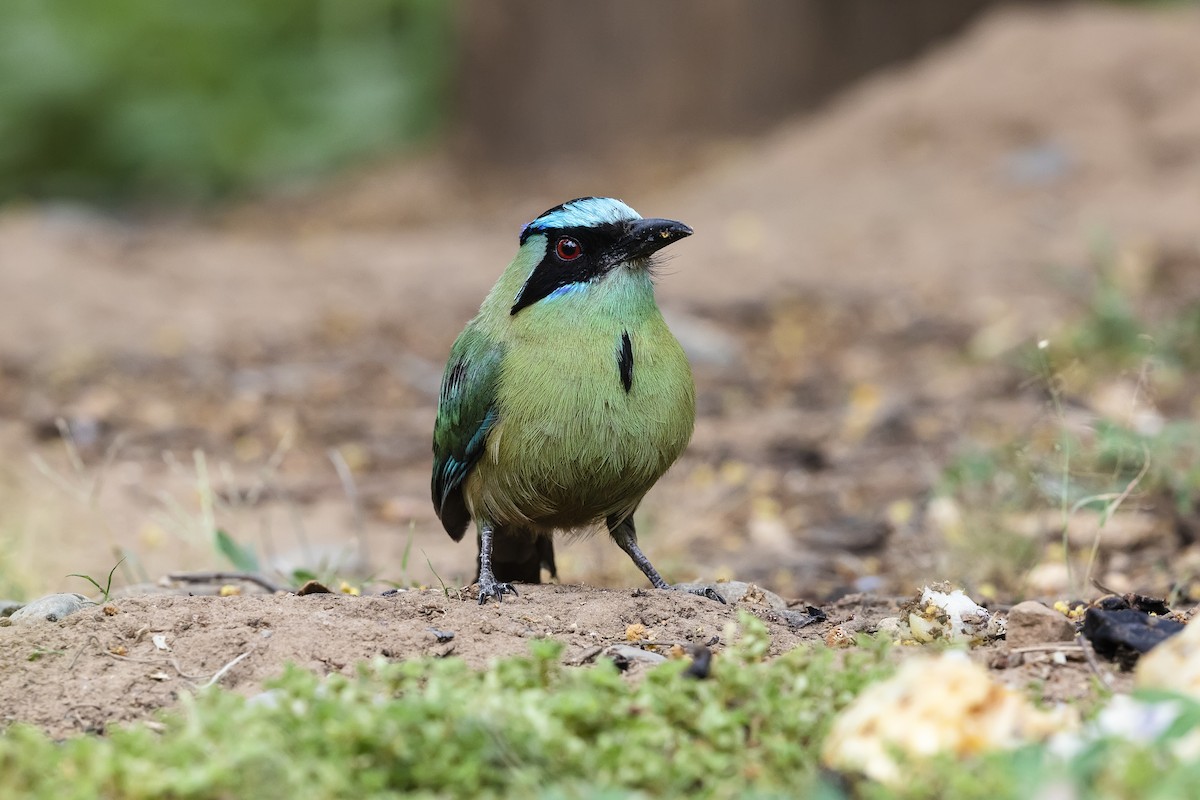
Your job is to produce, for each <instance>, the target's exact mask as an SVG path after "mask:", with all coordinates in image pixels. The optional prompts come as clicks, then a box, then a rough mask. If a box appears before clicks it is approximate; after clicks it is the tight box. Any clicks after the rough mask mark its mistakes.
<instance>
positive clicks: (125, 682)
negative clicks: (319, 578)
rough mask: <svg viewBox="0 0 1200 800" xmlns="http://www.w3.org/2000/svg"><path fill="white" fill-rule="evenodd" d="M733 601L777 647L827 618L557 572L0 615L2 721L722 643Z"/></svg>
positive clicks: (817, 630)
mask: <svg viewBox="0 0 1200 800" xmlns="http://www.w3.org/2000/svg"><path fill="white" fill-rule="evenodd" d="M884 605H885V606H886V604H884ZM740 609H749V610H751V611H753V612H755V613H757V614H758V615H759V616H760V617H761V618H762V619H763V620H764V621H765V622H767V624H768V626H769V627H770V630H771V634H772V637H773V640H774V647H773V652H774V653H775V654H778V653H780V652H783V651H786V650H789V649H791V648H793V647H795V646H796V645H798V644H800V643H801V642H805V641H810V642H813V641H821V638H822V636H823V635H824V633H825V631H826V630H827V629H828V627H829V625H830V624H831V623H824V624H818V625H812V626H810V627H806V628H801V629H798V630H793V629H792V628H790V627H789V626H788V625H787V624H785V623H783V622H780V621H779V618H778V617H777V616H776V615H775V614H773V613H772V612H771V610H770V609H769V607H767V606H765V605H761V604H757V605H756V604H753V603H747V602H743V603H739V604H737V605H721V604H720V603H717V602H714V601H712V600H709V599H707V598H703V597H698V596H695V595H690V594H687V593H684V592H658V591H630V590H626V591H618V590H607V589H591V588H587V587H581V586H565V585H556V586H529V587H522V588H521V595H520V597H516V598H508V599H506V600H505V601H504V603H503V604H499V603H489V604H487V605H485V606H479V605H478V604H477V603H476V602H475V600H474V598H473V597H466V596H463V597H461V598H457V597H453V598H452V597H447V596H446V595H445V594H444V593H443V592H442V591H440V590H427V591H407V592H398V593H396V594H394V595H391V596H387V597H380V596H375V597H353V596H349V595H339V594H311V595H306V596H303V597H301V596H297V595H290V594H278V595H247V596H233V597H183V596H171V595H157V596H143V597H130V598H125V599H121V600H117V601H114V602H113V603H110V604H109V605H107V606H103V607H100V606H98V607H96V608H93V609H89V610H85V611H81V612H78V613H76V614H74V615H72V616H70V617H68V618H67V619H65V620H63V621H62V622H40V623H33V624H27V625H13V626H11V627H7V628H0V698H3V701H2V702H0V715H2V716H0V721H2V722H4V723H8V722H15V721H21V722H28V723H32V724H35V725H38V726H39V727H42V728H44V729H45V730H47V731H49V732H50V733H51V734H52V735H55V736H62V735H66V734H68V733H72V732H78V731H81V730H103V729H104V727H105V726H107V725H111V724H113V723H117V722H127V721H130V720H138V719H149V718H151V717H152V716H153V714H154V712H155V711H157V710H159V709H161V708H164V707H168V706H171V705H173V704H174V703H175V701H176V699H177V698H178V696H179V694H180V692H184V691H193V690H195V689H196V688H197V687H199V686H203V685H206V684H209V683H214V682H216V683H220V684H221V685H222V686H224V687H227V688H233V689H236V690H238V691H240V692H244V693H247V694H253V693H255V692H257V691H260V690H261V688H262V684H263V682H264V681H266V680H268V679H270V678H271V677H273V676H276V675H278V674H279V673H280V670H281V669H282V668H283V665H284V664H285V663H289V662H290V663H293V664H296V665H298V666H301V667H304V668H306V669H310V670H312V671H314V672H316V673H317V674H327V673H330V672H342V673H346V674H352V673H353V670H354V665H355V664H356V663H358V662H361V661H363V660H369V659H373V658H386V659H403V658H416V657H422V656H427V657H438V658H442V657H446V656H451V655H453V656H455V657H458V658H462V659H464V660H466V661H467V662H468V663H469V664H471V665H473V666H476V667H482V666H485V665H487V664H488V663H489V662H490V661H492V660H494V659H497V658H502V657H505V656H514V655H524V654H526V653H528V646H529V641H530V640H531V639H538V638H553V639H555V640H558V641H562V642H565V643H566V644H567V648H566V651H565V653H564V660H565V661H566V662H567V663H576V664H579V663H586V662H590V661H591V660H593V659H595V658H596V657H597V655H598V654H599V651H600V648H602V647H606V646H608V645H613V644H626V643H628V642H629V641H630V638H631V637H633V638H634V639H637V638H639V637H640V638H641V639H643V640H649V641H653V642H663V643H666V644H664V645H663V646H662V647H660V648H658V649H660V650H661V651H663V652H664V653H665V652H666V651H667V650H668V649H669V648H670V645H671V644H673V643H679V644H681V645H683V646H685V647H686V646H687V645H689V644H696V645H708V646H711V647H712V648H714V649H715V650H717V651H719V650H720V647H721V646H723V644H724V643H725V642H726V639H727V638H728V636H729V635H730V630H731V629H730V627H729V626H730V625H731V624H732V623H735V622H736V620H737V614H738V611H739V610H740ZM635 625H636V626H643V628H644V629H641V630H639V629H634V630H633V631H630V626H635Z"/></svg>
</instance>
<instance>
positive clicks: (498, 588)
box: [479, 581, 520, 605]
mask: <svg viewBox="0 0 1200 800" xmlns="http://www.w3.org/2000/svg"><path fill="white" fill-rule="evenodd" d="M506 594H511V595H512V596H513V597H520V594H519V593H518V592H517V590H516V587H514V586H513V585H512V584H511V583H498V582H496V581H487V582H482V581H481V582H480V584H479V605H483V604H484V603H486V602H487V601H488V598H489V597H494V598H496V602H498V603H503V602H504V595H506Z"/></svg>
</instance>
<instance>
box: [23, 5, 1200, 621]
mask: <svg viewBox="0 0 1200 800" xmlns="http://www.w3.org/2000/svg"><path fill="white" fill-rule="evenodd" d="M0 76H3V77H2V78H0V551H2V552H0V598H4V597H14V598H23V597H27V596H30V595H33V594H36V593H38V592H43V591H50V590H63V589H77V590H81V591H82V590H84V589H86V588H88V587H86V586H84V585H82V584H81V583H80V582H79V579H77V578H68V577H67V575H68V573H86V574H91V575H96V576H101V577H102V576H103V575H105V574H107V573H108V571H109V569H111V568H112V567H113V566H114V565H116V564H117V563H118V562H119V561H120V562H121V563H120V566H119V567H118V568H117V572H116V575H115V578H114V580H115V582H116V584H117V585H118V586H122V587H126V588H128V587H145V585H147V584H153V583H154V582H156V581H157V580H158V579H159V578H160V577H161V576H163V575H165V574H167V573H170V572H172V571H177V570H199V569H236V570H245V571H261V572H266V573H270V574H271V575H273V576H275V577H276V578H277V579H278V580H280V581H281V582H284V583H298V582H302V581H303V580H305V579H307V578H309V577H319V578H321V579H323V580H325V581H328V582H332V583H334V584H337V585H340V582H342V581H345V582H346V584H347V586H354V587H359V586H364V587H366V589H367V590H373V589H377V588H381V587H385V586H386V585H389V584H390V585H404V586H407V585H413V584H417V585H437V584H438V582H439V581H445V582H446V583H447V584H463V583H465V582H466V581H469V580H470V578H471V576H472V574H473V572H474V567H473V563H474V557H475V547H474V545H473V544H472V543H470V542H469V541H468V542H466V543H463V544H461V545H455V544H454V543H452V542H451V541H450V540H449V538H448V537H447V536H446V535H445V534H444V532H442V530H441V528H440V525H439V524H438V522H437V520H436V517H435V516H434V513H433V509H432V507H431V505H430V502H429V498H428V473H429V467H430V452H429V451H430V444H429V442H430V435H431V430H432V424H433V418H434V413H435V409H436V394H437V387H438V382H439V379H440V375H441V369H442V365H443V363H444V359H445V357H446V354H447V353H448V350H449V347H450V343H451V342H452V341H453V338H454V336H455V335H456V333H457V332H458V330H459V329H460V328H461V327H462V325H463V324H464V323H465V321H466V320H467V319H468V318H469V317H470V316H471V314H472V313H473V311H474V309H475V308H476V307H477V306H478V303H479V302H480V300H481V299H482V298H483V296H484V294H485V293H486V291H487V290H488V288H489V287H490V286H491V284H492V282H493V281H494V280H495V278H496V277H497V276H498V275H499V273H500V272H501V270H502V269H503V267H504V265H505V264H506V263H507V262H508V260H509V259H510V258H511V257H512V254H513V253H514V252H515V248H516V244H517V242H516V237H517V231H518V230H519V228H520V226H521V225H522V224H523V223H524V222H526V221H528V220H529V219H531V218H533V217H534V216H536V215H537V214H538V213H540V212H541V211H542V210H543V209H545V208H548V207H550V206H553V205H556V204H558V203H560V202H562V201H564V200H567V199H570V198H572V197H577V196H582V195H611V196H616V197H620V198H623V199H624V200H626V201H627V202H628V203H630V204H631V205H632V206H633V207H635V208H637V209H638V210H639V211H641V212H642V213H643V214H645V215H653V216H665V217H672V218H676V219H681V220H684V221H685V222H687V223H689V224H690V225H692V226H693V227H694V228H695V230H696V236H694V237H692V238H691V239H688V240H687V241H685V242H682V243H680V244H679V245H677V246H676V247H674V248H672V259H671V261H670V262H669V264H668V266H667V268H666V269H665V270H664V271H663V274H662V276H661V279H660V282H659V298H660V303H661V305H662V306H663V307H664V310H665V313H666V314H667V316H668V319H669V321H670V323H671V324H672V327H673V329H674V330H675V331H676V333H677V335H678V336H679V338H680V339H681V341H682V342H683V343H684V346H685V348H686V349H687V350H688V353H689V356H690V358H691V360H692V363H693V366H694V369H695V371H696V376H697V383H698V390H699V404H700V409H699V411H700V418H699V420H698V425H697V431H696V435H695V439H694V441H693V444H692V446H691V448H690V449H689V451H688V453H687V455H686V456H685V457H684V458H683V459H682V460H681V461H680V463H679V464H678V465H677V466H676V467H675V468H674V469H673V470H672V471H671V473H669V475H668V476H667V477H666V478H665V479H664V480H663V481H662V482H661V483H660V485H659V487H658V488H657V489H656V490H655V491H654V492H653V493H652V494H651V495H650V497H649V498H648V499H647V501H646V503H645V505H644V506H643V509H644V510H643V512H642V519H640V520H639V530H640V531H643V532H642V537H643V539H644V540H645V543H646V548H647V551H648V552H649V553H650V554H651V556H652V558H654V560H655V563H656V564H657V565H658V566H659V568H660V570H662V571H663V572H664V573H665V574H666V575H668V577H669V578H670V579H672V580H690V579H693V578H737V579H742V580H749V581H756V582H759V583H761V584H762V585H764V586H766V587H768V588H771V589H774V590H776V591H778V592H781V593H783V594H784V595H786V596H789V597H797V598H799V597H803V598H807V599H809V600H811V601H818V602H819V601H822V600H825V599H828V598H831V597H836V596H840V595H843V594H846V593H850V592H862V591H880V592H899V593H907V592H908V591H910V590H911V589H912V588H913V587H914V586H916V585H919V583H922V582H927V581H931V580H939V579H948V580H952V581H954V582H956V583H959V584H963V585H965V586H967V587H968V588H969V589H970V590H971V591H972V592H974V593H976V594H977V595H979V596H982V597H984V598H991V599H997V600H1002V601H1008V600H1013V599H1017V598H1020V597H1024V596H1040V595H1054V596H1061V595H1065V594H1076V595H1079V594H1087V593H1089V592H1092V591H1094V583H1095V582H1096V581H1099V582H1100V583H1102V584H1103V585H1105V586H1107V587H1109V588H1112V589H1115V590H1117V591H1129V590H1133V589H1139V590H1143V591H1147V592H1151V593H1155V594H1160V595H1162V594H1171V595H1172V596H1173V597H1174V598H1175V599H1179V598H1190V599H1192V600H1200V582H1198V581H1200V544H1198V543H1197V540H1198V539H1200V394H1198V392H1197V389H1198V387H1200V380H1198V377H1197V371H1196V368H1197V366H1198V365H1200V9H1198V7H1197V4H1196V3H1194V2H1136V3H1135V2H1124V3H1121V2H1074V3H1072V2H1041V3H1015V2H1000V0H893V2H891V3H887V4H881V3H877V2H872V0H746V1H745V2H742V3H738V4H729V3H722V2H716V1H715V0H660V1H659V2H656V3H650V4H648V3H642V2H637V1H636V0H608V1H607V2H603V3H586V2H582V0H580V1H579V2H562V1H561V0H559V1H556V0H510V2H506V3H489V2H486V1H485V0H457V1H456V2H435V0H356V2H332V1H331V0H307V1H303V0H302V1H301V2H295V3H290V4H287V5H286V6H283V5H279V4H275V3H269V2H257V1H254V2H251V1H248V0H243V1H242V2H232V1H230V2H212V3H207V4H203V5H202V6H196V5H195V4H190V5H189V4H182V3H176V2H166V3H164V2H151V1H150V0H113V2H109V3H105V4H103V6H100V5H96V4H94V3H87V2H79V1H78V0H72V1H71V2H61V3H54V4H45V3H39V2H34V0H13V1H12V2H9V3H6V4H4V6H3V9H0ZM122 559H123V561H122ZM560 573H561V575H562V577H563V579H564V580H565V581H566V582H588V583H594V584H600V585H614V586H640V585H641V583H642V578H641V576H640V574H639V573H638V572H637V571H636V569H635V568H634V567H632V565H630V564H629V563H628V560H627V559H626V558H625V557H624V555H623V554H622V553H621V552H620V551H619V550H618V549H617V548H615V547H613V546H611V544H609V543H608V542H607V541H606V537H603V536H597V537H593V538H591V539H574V540H572V541H571V542H570V543H569V544H567V545H566V546H565V547H564V548H563V553H562V557H561V559H560Z"/></svg>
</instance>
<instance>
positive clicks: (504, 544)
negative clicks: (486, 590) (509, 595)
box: [475, 528, 558, 583]
mask: <svg viewBox="0 0 1200 800" xmlns="http://www.w3.org/2000/svg"><path fill="white" fill-rule="evenodd" d="M476 563H478V558H477V559H476ZM543 569H545V570H546V571H547V572H549V573H550V577H551V578H557V577H558V568H557V567H556V566H555V564H554V539H553V538H552V537H551V536H550V535H549V534H536V533H531V532H529V531H524V530H519V529H517V530H514V529H511V528H499V529H497V531H496V537H495V541H494V543H493V546H492V572H493V573H494V574H495V576H496V580H497V581H499V582H501V583H541V582H542V570H543ZM475 580H479V571H478V566H476V572H475Z"/></svg>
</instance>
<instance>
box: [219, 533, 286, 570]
mask: <svg viewBox="0 0 1200 800" xmlns="http://www.w3.org/2000/svg"><path fill="white" fill-rule="evenodd" d="M213 546H214V547H216V549H217V552H218V553H220V554H221V555H223V556H224V557H225V558H226V559H227V560H228V561H229V563H230V564H232V565H233V566H234V569H237V570H240V571H242V572H258V556H256V555H254V551H253V550H251V549H250V548H249V547H246V546H245V545H243V544H239V543H238V541H237V540H236V539H234V538H233V537H232V536H230V535H229V534H228V533H227V532H226V531H224V530H222V529H221V528H217V530H216V531H215V532H214V533H213ZM297 577H299V576H297Z"/></svg>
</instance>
